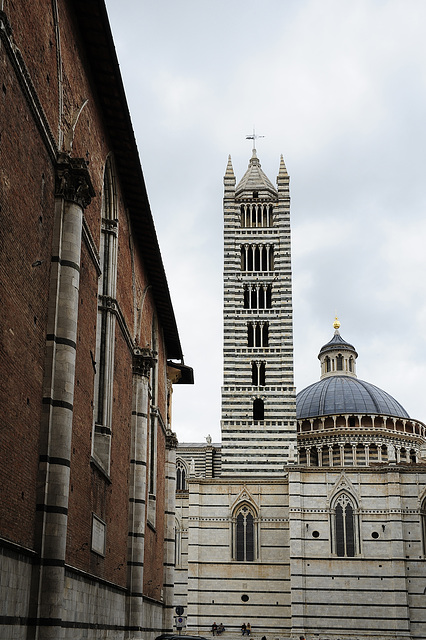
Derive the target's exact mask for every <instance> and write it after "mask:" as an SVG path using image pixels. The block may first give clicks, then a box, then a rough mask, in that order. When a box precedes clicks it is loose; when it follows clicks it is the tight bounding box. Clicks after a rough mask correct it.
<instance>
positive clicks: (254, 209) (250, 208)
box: [240, 192, 273, 228]
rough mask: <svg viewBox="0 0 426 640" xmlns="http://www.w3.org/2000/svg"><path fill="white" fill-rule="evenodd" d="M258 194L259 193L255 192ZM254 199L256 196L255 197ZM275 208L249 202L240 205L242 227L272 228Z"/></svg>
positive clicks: (269, 205)
mask: <svg viewBox="0 0 426 640" xmlns="http://www.w3.org/2000/svg"><path fill="white" fill-rule="evenodd" d="M254 193H257V192H254ZM253 197H254V196H253ZM272 212H273V207H272V205H271V204H266V203H261V202H248V203H245V204H242V205H240V223H241V227H243V228H249V227H272V225H273V214H272Z"/></svg>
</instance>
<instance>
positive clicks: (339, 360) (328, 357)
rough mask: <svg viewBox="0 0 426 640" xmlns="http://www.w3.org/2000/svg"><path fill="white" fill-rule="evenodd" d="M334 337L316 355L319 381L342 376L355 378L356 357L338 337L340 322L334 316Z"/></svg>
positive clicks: (348, 345) (349, 346)
mask: <svg viewBox="0 0 426 640" xmlns="http://www.w3.org/2000/svg"><path fill="white" fill-rule="evenodd" d="M333 327H334V336H333V337H332V339H331V340H330V342H327V344H325V345H324V346H323V347H321V350H320V352H319V354H318V359H319V361H320V363H321V380H322V379H323V378H328V377H329V376H335V375H344V376H352V377H353V378H356V377H357V375H356V359H357V357H358V354H357V352H356V351H355V348H354V347H353V346H352V345H351V344H349V342H346V340H343V338H342V336H341V335H340V332H339V328H340V322H339V320H338V318H337V316H336V318H335V320H334V322H333Z"/></svg>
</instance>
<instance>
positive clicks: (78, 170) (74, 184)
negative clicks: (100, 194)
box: [55, 153, 95, 209]
mask: <svg viewBox="0 0 426 640" xmlns="http://www.w3.org/2000/svg"><path fill="white" fill-rule="evenodd" d="M55 196H56V197H59V198H64V199H65V200H69V201H71V202H75V203H76V204H78V205H79V206H80V207H81V208H82V209H84V208H86V207H87V206H88V205H89V204H90V202H91V201H92V198H93V197H94V196H95V190H94V189H93V185H92V181H91V179H90V174H89V171H88V168H87V162H86V161H85V160H84V159H83V158H70V156H69V155H68V154H67V153H59V154H58V159H57V164H56V183H55Z"/></svg>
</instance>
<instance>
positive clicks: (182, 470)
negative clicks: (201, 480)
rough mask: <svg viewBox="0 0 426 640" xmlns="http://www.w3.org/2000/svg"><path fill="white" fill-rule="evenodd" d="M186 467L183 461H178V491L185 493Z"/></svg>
mask: <svg viewBox="0 0 426 640" xmlns="http://www.w3.org/2000/svg"><path fill="white" fill-rule="evenodd" d="M186 475H187V471H186V466H185V465H184V463H183V462H182V460H177V461H176V491H185V490H186V488H187V486H186Z"/></svg>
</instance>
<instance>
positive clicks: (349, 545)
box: [335, 499, 355, 558]
mask: <svg viewBox="0 0 426 640" xmlns="http://www.w3.org/2000/svg"><path fill="white" fill-rule="evenodd" d="M335 532H336V554H337V555H338V556H339V557H348V558H352V557H354V556H355V527H354V513H353V508H352V505H351V504H350V502H347V501H346V500H344V499H343V500H342V501H341V502H339V503H338V504H337V505H336V510H335Z"/></svg>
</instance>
